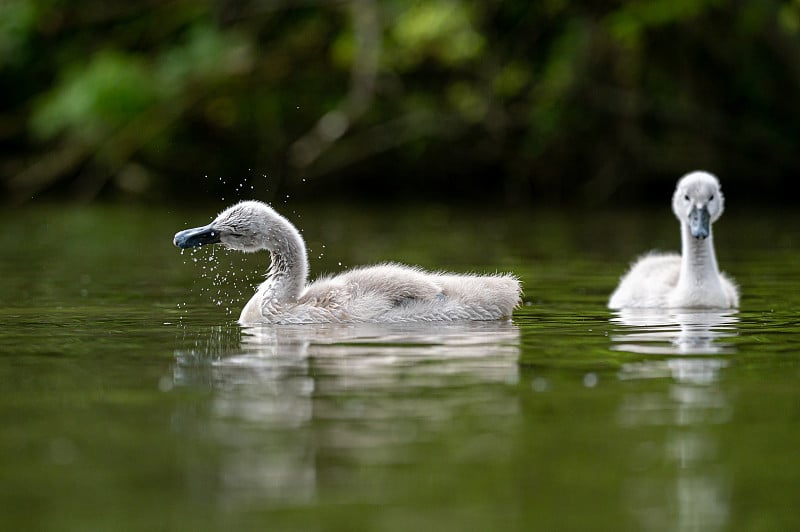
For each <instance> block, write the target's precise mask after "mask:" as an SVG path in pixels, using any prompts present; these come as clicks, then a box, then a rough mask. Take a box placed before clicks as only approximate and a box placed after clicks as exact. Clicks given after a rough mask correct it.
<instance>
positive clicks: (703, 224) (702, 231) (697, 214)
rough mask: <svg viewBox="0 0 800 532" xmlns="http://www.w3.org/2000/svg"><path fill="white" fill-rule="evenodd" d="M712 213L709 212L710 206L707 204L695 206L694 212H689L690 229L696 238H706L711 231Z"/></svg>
mask: <svg viewBox="0 0 800 532" xmlns="http://www.w3.org/2000/svg"><path fill="white" fill-rule="evenodd" d="M710 222H711V215H710V214H709V212H708V207H706V206H705V205H704V206H703V207H701V208H699V209H698V208H697V207H694V208H693V209H692V212H690V213H689V231H691V233H692V236H693V237H695V238H701V239H705V238H706V237H707V236H708V234H709V233H710V232H711V223H710Z"/></svg>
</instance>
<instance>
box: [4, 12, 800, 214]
mask: <svg viewBox="0 0 800 532" xmlns="http://www.w3.org/2000/svg"><path fill="white" fill-rule="evenodd" d="M798 89H800V0H774V1H747V0H741V1H732V0H637V1H629V2H610V3H604V4H597V3H595V2H577V1H568V0H544V1H541V2H528V1H521V0H519V1H505V2H501V1H490V2H483V1H481V2H479V1H471V0H428V1H424V2H422V1H419V2H411V1H400V0H384V1H378V0H350V1H343V0H328V1H308V0H269V1H267V0H241V1H234V0H219V1H216V2H214V1H209V0H193V1H186V0H176V1H172V2H158V1H154V0H141V1H138V2H125V3H109V2H102V1H100V0H72V1H70V2H64V1H60V0H3V1H2V2H0V93H2V94H3V98H2V100H1V101H0V106H1V107H0V108H2V115H0V186H2V188H3V189H4V190H5V193H4V197H5V198H7V199H10V200H16V201H24V200H27V199H30V198H32V197H37V196H41V195H51V196H55V197H74V196H77V197H80V198H84V199H92V198H95V197H110V196H123V197H140V198H144V199H167V198H170V199H171V198H174V197H180V198H183V199H186V200H193V199H198V198H203V197H209V196H213V197H219V195H220V194H223V195H224V194H226V193H231V192H232V191H233V189H234V188H235V187H237V186H240V185H241V183H242V180H247V179H250V180H251V181H252V180H258V181H260V182H261V183H260V184H261V185H262V186H263V188H264V192H263V194H264V195H267V196H272V197H278V196H283V195H285V194H291V195H293V197H297V196H306V197H317V196H322V195H324V196H331V195H341V196H345V197H353V196H355V195H364V196H370V197H381V196H386V195H390V197H391V198H392V199H396V198H402V197H407V198H419V197H421V196H427V197H441V198H443V199H452V198H471V199H480V200H485V199H492V198H493V199H496V200H501V201H509V202H536V201H562V202H573V203H577V204H588V205H600V204H608V203H610V202H614V201H620V200H622V201H630V200H634V199H636V200H640V199H642V198H645V199H647V198H649V197H650V196H656V197H658V198H661V197H662V196H663V190H669V189H670V188H671V186H672V184H673V183H674V181H675V180H676V179H677V177H678V176H679V175H680V174H682V173H684V172H686V171H689V170H693V169H696V168H705V169H708V170H710V171H714V172H717V173H719V174H720V176H721V177H722V178H723V182H724V183H725V186H726V189H728V190H729V191H730V190H734V191H735V190H737V188H738V189H740V190H741V189H744V187H745V186H747V185H748V183H751V182H753V180H756V179H757V180H758V183H759V191H760V192H761V193H762V195H763V197H764V198H765V199H772V198H777V197H781V196H780V192H781V187H782V186H783V185H784V184H785V183H786V182H787V180H789V179H791V178H792V177H793V176H794V175H795V174H796V173H797V172H798V171H800V158H798V156H797V155H796V151H797V146H798V145H800V103H798V102H800V98H798V97H797V94H798ZM263 176H267V177H266V178H264V177H263ZM653 185H655V186H653Z"/></svg>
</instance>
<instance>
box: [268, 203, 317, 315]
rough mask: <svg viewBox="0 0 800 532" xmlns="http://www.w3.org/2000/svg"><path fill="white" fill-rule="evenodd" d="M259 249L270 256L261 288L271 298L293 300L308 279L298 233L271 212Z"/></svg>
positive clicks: (280, 217)
mask: <svg viewBox="0 0 800 532" xmlns="http://www.w3.org/2000/svg"><path fill="white" fill-rule="evenodd" d="M263 247H264V248H266V249H267V250H268V251H269V253H270V260H271V264H270V267H269V272H268V273H267V281H266V282H265V283H264V285H262V286H264V287H265V288H266V289H267V291H268V293H269V295H270V297H272V298H275V299H278V300H280V301H291V302H294V301H297V298H298V297H300V294H301V293H302V292H303V290H304V289H305V286H306V277H307V276H308V258H307V257H306V245H305V242H303V237H302V236H300V232H299V231H298V230H297V229H296V228H295V227H294V226H293V225H292V224H291V223H290V222H289V221H288V220H287V219H286V218H284V217H283V216H280V215H279V214H277V213H274V214H273V215H272V216H270V219H269V230H268V231H267V232H266V233H265V234H264V245H263Z"/></svg>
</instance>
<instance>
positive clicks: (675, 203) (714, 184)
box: [608, 172, 739, 309]
mask: <svg viewBox="0 0 800 532" xmlns="http://www.w3.org/2000/svg"><path fill="white" fill-rule="evenodd" d="M723 209H724V198H723V197H722V191H721V190H720V186H719V181H717V178H716V177H714V176H713V175H711V174H709V173H706V172H692V173H690V174H687V175H685V176H684V177H683V178H682V179H681V180H680V181H678V186H677V188H676V189H675V194H674V195H673V197H672V211H673V212H674V213H675V216H676V217H677V218H678V220H679V221H680V223H681V254H680V255H678V254H676V253H649V254H647V255H645V256H644V257H642V258H640V259H639V260H638V261H637V262H635V263H634V264H633V266H631V268H630V270H629V271H628V273H626V274H625V275H624V276H623V277H622V279H621V280H620V282H619V286H618V287H617V289H616V290H615V291H614V293H613V294H611V298H610V299H609V301H608V307H609V308H612V309H620V308H718V309H727V308H736V307H738V306H739V290H738V289H737V288H736V285H735V284H734V283H733V282H732V281H731V280H730V279H729V278H728V277H727V276H726V275H725V274H723V273H720V271H719V268H718V266H717V257H716V255H715V252H714V243H713V240H712V234H711V224H713V223H714V222H716V221H717V219H719V217H720V216H722V211H723Z"/></svg>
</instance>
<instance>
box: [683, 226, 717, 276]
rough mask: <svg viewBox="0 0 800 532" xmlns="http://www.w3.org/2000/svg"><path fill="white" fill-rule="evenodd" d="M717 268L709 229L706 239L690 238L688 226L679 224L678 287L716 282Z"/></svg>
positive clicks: (711, 234)
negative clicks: (679, 264)
mask: <svg viewBox="0 0 800 532" xmlns="http://www.w3.org/2000/svg"><path fill="white" fill-rule="evenodd" d="M718 280H719V268H718V266H717V256H716V254H715V252H714V238H713V233H712V230H711V227H709V228H708V236H707V237H706V238H695V237H693V236H692V233H691V229H689V224H687V223H682V224H681V273H680V278H679V279H678V286H681V285H683V286H687V285H689V286H698V285H708V284H709V283H712V282H718Z"/></svg>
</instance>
